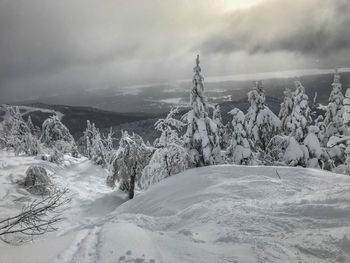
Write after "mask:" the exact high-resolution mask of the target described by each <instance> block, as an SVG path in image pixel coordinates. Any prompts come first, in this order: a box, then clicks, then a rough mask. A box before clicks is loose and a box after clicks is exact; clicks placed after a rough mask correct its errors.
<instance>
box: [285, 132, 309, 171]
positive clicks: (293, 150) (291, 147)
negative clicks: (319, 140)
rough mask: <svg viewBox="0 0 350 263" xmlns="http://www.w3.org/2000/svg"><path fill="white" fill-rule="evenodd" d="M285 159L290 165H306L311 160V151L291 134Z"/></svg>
mask: <svg viewBox="0 0 350 263" xmlns="http://www.w3.org/2000/svg"><path fill="white" fill-rule="evenodd" d="M283 160H284V162H285V164H287V165H288V166H298V165H300V166H303V167H306V165H307V163H308V160H309V151H308V149H307V148H306V146H304V145H300V144H299V143H298V142H297V140H296V139H295V138H294V137H293V136H290V137H289V139H288V146H287V149H286V152H285V153H284V157H283Z"/></svg>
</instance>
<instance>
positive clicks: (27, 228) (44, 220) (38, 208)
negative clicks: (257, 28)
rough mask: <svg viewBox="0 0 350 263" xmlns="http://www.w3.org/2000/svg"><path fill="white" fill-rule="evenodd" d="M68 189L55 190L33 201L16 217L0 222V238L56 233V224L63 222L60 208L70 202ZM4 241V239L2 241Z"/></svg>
mask: <svg viewBox="0 0 350 263" xmlns="http://www.w3.org/2000/svg"><path fill="white" fill-rule="evenodd" d="M67 192H68V189H63V190H56V191H54V192H53V193H52V194H51V195H49V196H48V197H45V198H44V199H42V200H34V201H33V202H31V203H30V204H28V205H26V206H24V207H23V209H22V212H21V213H20V214H18V215H15V216H12V217H7V218H4V219H1V220H0V237H3V236H5V235H12V234H21V235H26V236H31V237H33V236H37V235H43V234H45V233H47V232H53V231H56V230H57V228H56V226H55V224H56V223H58V222H59V221H61V220H63V217H62V216H61V212H62V209H60V208H62V207H63V206H64V205H65V204H67V203H69V202H70V198H69V197H67ZM3 240H4V239H3Z"/></svg>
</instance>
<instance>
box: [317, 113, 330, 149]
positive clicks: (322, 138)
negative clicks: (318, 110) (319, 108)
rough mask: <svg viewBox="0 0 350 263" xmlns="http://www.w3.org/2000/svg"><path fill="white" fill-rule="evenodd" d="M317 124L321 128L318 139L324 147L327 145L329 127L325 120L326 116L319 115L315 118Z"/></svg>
mask: <svg viewBox="0 0 350 263" xmlns="http://www.w3.org/2000/svg"><path fill="white" fill-rule="evenodd" d="M315 126H317V128H318V129H319V132H318V134H317V137H318V140H319V141H320V144H321V146H322V147H326V146H327V141H328V140H327V134H326V133H327V128H326V124H325V122H324V118H323V116H322V115H319V116H318V117H317V118H316V119H315Z"/></svg>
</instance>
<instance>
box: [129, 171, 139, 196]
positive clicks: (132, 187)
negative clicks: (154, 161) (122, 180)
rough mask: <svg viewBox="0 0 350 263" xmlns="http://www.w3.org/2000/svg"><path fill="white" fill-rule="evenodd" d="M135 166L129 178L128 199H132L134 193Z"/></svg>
mask: <svg viewBox="0 0 350 263" xmlns="http://www.w3.org/2000/svg"><path fill="white" fill-rule="evenodd" d="M136 166H137V164H135V166H134V168H133V171H132V174H131V176H130V182H129V199H133V198H134V191H135V178H136Z"/></svg>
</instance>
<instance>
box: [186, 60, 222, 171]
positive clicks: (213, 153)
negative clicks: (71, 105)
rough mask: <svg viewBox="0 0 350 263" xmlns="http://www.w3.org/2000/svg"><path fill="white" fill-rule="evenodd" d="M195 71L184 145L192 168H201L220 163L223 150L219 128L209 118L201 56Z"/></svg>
mask: <svg viewBox="0 0 350 263" xmlns="http://www.w3.org/2000/svg"><path fill="white" fill-rule="evenodd" d="M193 70H194V76H193V80H192V82H193V88H192V90H191V97H190V101H191V105H190V106H191V108H192V109H191V110H190V111H189V112H188V113H186V114H185V115H184V116H183V118H182V119H183V121H184V122H185V123H186V125H187V130H186V132H185V134H184V143H185V147H186V149H187V150H188V153H189V159H190V166H192V167H199V166H204V165H213V164H217V163H220V161H221V149H220V137H219V131H218V127H217V125H216V123H215V122H214V121H213V120H212V119H211V118H210V117H209V109H208V106H209V105H208V102H207V97H206V96H205V95H204V86H203V76H202V75H201V67H200V66H199V56H197V59H196V66H195V67H194V69H193Z"/></svg>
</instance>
